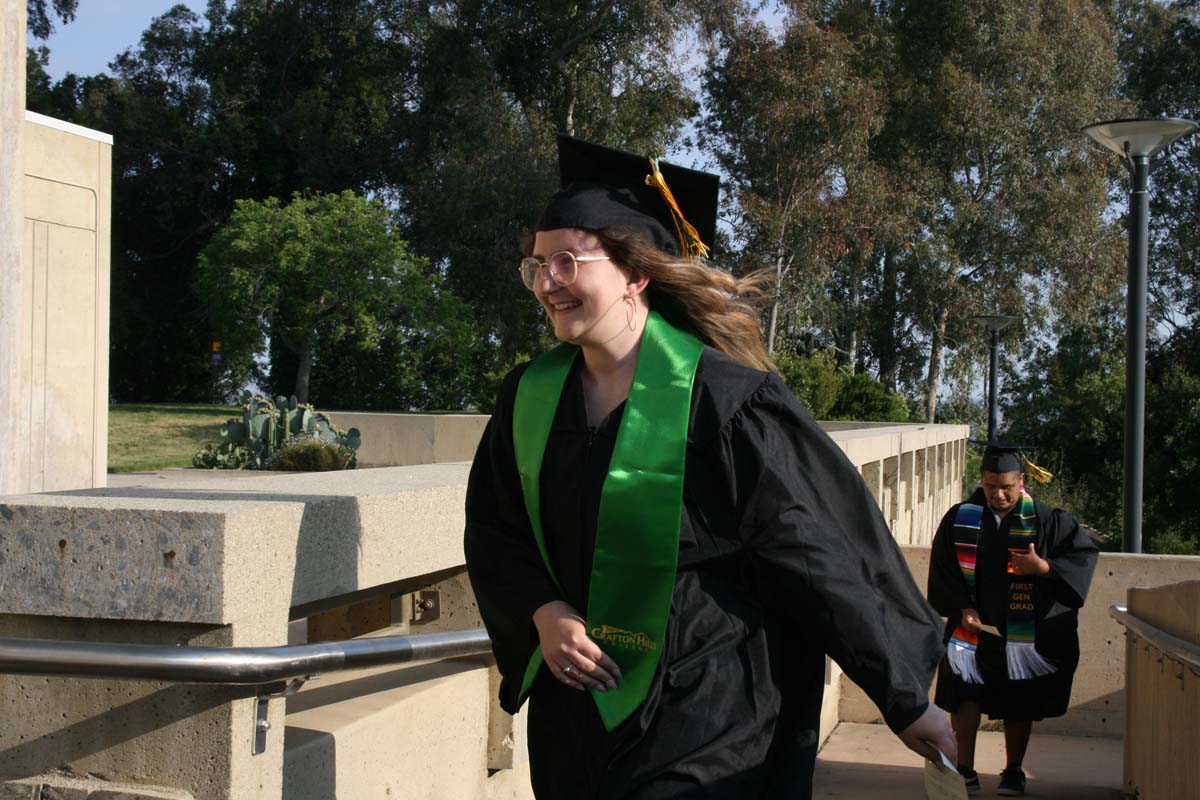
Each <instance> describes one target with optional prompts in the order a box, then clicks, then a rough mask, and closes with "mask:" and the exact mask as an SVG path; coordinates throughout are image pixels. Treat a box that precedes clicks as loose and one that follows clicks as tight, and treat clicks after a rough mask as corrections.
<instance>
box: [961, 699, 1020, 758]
mask: <svg viewBox="0 0 1200 800" xmlns="http://www.w3.org/2000/svg"><path fill="white" fill-rule="evenodd" d="M979 716H980V713H979V703H959V704H958V711H955V712H953V713H952V714H951V715H950V725H951V727H953V728H954V738H955V739H956V740H957V741H958V766H960V767H962V768H964V769H975V735H976V733H978V732H979ZM1026 739H1028V735H1027V736H1026ZM1022 752H1024V751H1022Z"/></svg>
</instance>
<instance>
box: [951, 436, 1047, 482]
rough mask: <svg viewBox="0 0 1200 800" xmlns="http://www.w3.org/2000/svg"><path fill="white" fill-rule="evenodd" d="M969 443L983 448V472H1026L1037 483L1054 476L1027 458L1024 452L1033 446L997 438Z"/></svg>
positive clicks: (1027, 451)
mask: <svg viewBox="0 0 1200 800" xmlns="http://www.w3.org/2000/svg"><path fill="white" fill-rule="evenodd" d="M971 444H973V445H975V446H976V447H982V448H984V450H983V464H982V466H981V467H980V469H981V471H983V472H996V473H1002V472H1028V473H1029V477H1031V478H1033V479H1034V480H1036V481H1038V482H1039V483H1049V482H1050V479H1051V478H1053V477H1054V475H1052V474H1051V473H1050V472H1048V471H1047V470H1045V469H1043V468H1042V467H1039V466H1038V465H1037V464H1034V463H1033V462H1032V461H1030V460H1029V457H1028V456H1027V455H1026V454H1027V453H1031V452H1033V451H1034V449H1035V448H1032V447H1028V446H1026V445H1023V444H1014V443H1012V442H1003V441H999V440H995V441H988V442H979V441H975V440H974V439H972V440H971Z"/></svg>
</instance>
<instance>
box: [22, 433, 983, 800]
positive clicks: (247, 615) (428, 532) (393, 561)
mask: <svg viewBox="0 0 1200 800" xmlns="http://www.w3.org/2000/svg"><path fill="white" fill-rule="evenodd" d="M335 419H336V420H337V421H338V424H339V425H346V424H356V425H357V424H358V423H357V422H353V423H348V421H347V418H346V416H345V415H341V416H338V417H335ZM473 420H474V421H473V422H472V423H471V424H474V425H475V427H474V429H473V430H474V431H475V432H474V433H472V432H469V431H467V432H464V431H457V432H455V431H450V433H452V434H453V435H456V436H459V438H460V439H461V440H462V441H463V442H464V444H462V445H461V446H462V447H466V448H469V450H471V451H473V450H474V442H473V441H469V440H470V439H471V437H472V436H474V437H475V438H476V439H477V438H478V431H479V430H481V427H480V426H479V425H478V418H473ZM437 423H438V424H436V425H435V426H434V430H435V431H436V430H438V426H439V425H440V426H442V429H443V430H445V426H453V424H454V423H453V422H452V421H451V418H448V417H442V418H439V419H438V420H437ZM833 437H834V439H835V440H836V441H838V443H839V444H840V445H841V446H842V448H843V449H844V450H845V451H846V452H847V454H848V455H849V456H850V458H851V460H852V461H853V462H854V463H855V464H856V465H858V466H859V468H860V470H862V472H863V474H864V476H866V478H867V481H868V483H869V484H870V485H871V487H872V491H873V492H874V493H875V496H876V497H877V498H879V499H880V502H881V504H882V505H883V507H884V510H885V515H886V516H887V517H888V519H889V520H890V521H891V522H892V524H893V526H894V527H895V528H896V529H897V531H898V532H899V531H903V534H902V540H904V541H909V540H911V541H923V540H927V539H928V535H929V531H928V530H925V528H926V526H927V523H928V520H932V519H934V518H935V517H936V516H937V515H938V514H939V507H940V506H941V505H942V504H943V503H945V504H948V503H950V502H953V500H954V499H957V497H958V496H960V495H961V472H962V463H963V455H964V452H965V451H964V446H963V445H964V440H965V438H966V429H965V428H963V427H957V426H883V427H875V428H874V429H872V430H870V431H868V432H866V433H865V434H864V433H861V432H858V431H853V430H839V431H834V432H833ZM435 449H436V448H435ZM467 473H468V465H467V464H465V463H456V464H436V465H425V466H409V467H391V468H381V469H370V470H359V471H354V472H345V473H321V474H299V475H290V474H276V475H255V474H253V473H249V474H247V473H240V474H235V473H220V472H202V471H194V470H169V471H166V472H163V473H156V474H147V475H137V476H112V480H111V484H110V486H109V488H107V489H94V490H80V491H72V492H60V493H53V494H37V495H21V496H8V497H4V498H0V557H2V558H0V587H3V590H2V591H0V638H21V639H43V640H45V639H61V640H73V641H90V642H117V643H134V644H151V645H173V646H196V647H271V646H276V645H282V644H285V643H287V642H289V640H290V641H292V642H301V641H305V640H308V641H311V642H317V641H327V640H332V639H344V638H349V637H353V636H358V635H372V633H371V632H372V631H375V632H379V629H384V631H383V632H392V633H406V632H412V633H433V632H438V631H444V630H460V629H466V628H472V627H479V626H480V621H479V616H478V612H477V610H476V608H475V605H474V599H473V595H472V593H471V591H470V587H469V585H468V583H467V581H466V576H465V574H464V572H463V567H462V544H461V543H462V530H463V522H464V520H463V511H462V508H463V499H464V492H465V487H466V479H467ZM435 602H436V603H437V605H436V606H435V607H433V608H430V607H429V605H430V604H431V603H435ZM301 620H306V621H305V622H302V621H301ZM397 623H399V624H397ZM389 626H390V627H389ZM496 683H497V676H496V673H495V671H494V669H493V668H491V666H490V658H488V657H467V658H462V659H454V660H450V661H441V662H435V663H425V664H421V665H418V666H412V667H406V668H395V667H376V668H372V669H368V670H362V671H357V672H349V673H343V674H341V675H337V676H329V677H325V678H322V679H320V680H318V681H314V682H310V683H308V684H306V685H305V686H304V688H303V689H302V690H301V691H300V692H299V693H297V694H295V695H294V696H291V697H289V698H287V700H286V703H282V702H277V703H271V704H270V707H269V709H268V711H267V713H266V716H265V719H264V720H260V719H259V717H258V711H259V709H260V705H259V703H258V702H257V699H256V694H255V691H254V690H253V689H252V688H251V689H246V688H239V687H224V686H196V685H178V684H169V683H145V682H133V681H123V680H114V679H107V678H96V679H93V680H78V679H73V678H55V677H48V678H47V677H36V678H30V677H23V676H19V675H0V708H4V709H5V713H6V722H5V724H3V725H0V781H9V782H18V783H19V784H20V785H36V784H39V783H41V784H45V785H50V786H56V787H66V788H72V789H74V790H77V791H78V792H82V794H78V795H77V796H81V797H82V796H86V794H87V792H88V791H99V790H102V789H107V790H113V789H115V788H119V789H121V790H123V791H125V792H126V793H127V794H131V795H133V796H142V797H147V798H149V797H174V798H188V797H190V798H196V799H200V798H203V799H204V800H208V798H238V800H241V799H242V798H250V797H253V798H264V799H266V800H269V799H270V798H287V800H309V799H310V798H311V799H312V800H317V798H330V797H384V796H387V795H388V793H389V792H390V793H391V796H394V797H414V798H420V797H432V796H441V797H455V798H489V797H505V798H523V797H528V796H529V785H528V772H527V769H528V765H527V761H526V757H525V747H524V733H523V731H524V723H523V718H521V717H520V716H519V717H518V718H516V719H513V718H511V717H508V716H507V715H506V714H504V713H503V712H502V711H500V710H499V709H498V708H497V706H496V704H495V702H494V701H493V699H492V698H494V697H495V695H496V688H497V686H496ZM831 685H832V686H833V688H836V684H835V683H833V684H831ZM285 705H286V715H285V711H284V706H285ZM830 707H831V708H832V709H833V710H834V715H835V721H836V709H837V703H836V698H834V702H833V703H832V704H831V706H830ZM447 709H453V712H452V713H448V712H447ZM263 721H265V722H266V723H267V727H266V730H267V735H266V737H265V741H264V742H263V748H262V752H261V753H259V754H255V750H256V746H255V736H256V735H257V734H258V732H259V731H261V730H262V729H263V726H262V725H261V724H260V723H261V722H263ZM430 764H437V765H438V767H437V769H435V770H431V769H430V768H429V765H430ZM94 775H103V776H105V780H104V781H98V780H96V779H93V778H88V777H87V776H94ZM81 776H82V777H81ZM0 788H3V785H2V784H0ZM31 791H32V789H31Z"/></svg>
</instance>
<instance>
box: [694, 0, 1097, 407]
mask: <svg viewBox="0 0 1200 800" xmlns="http://www.w3.org/2000/svg"><path fill="white" fill-rule="evenodd" d="M789 5H790V8H791V13H790V14H789V15H788V16H787V18H786V19H785V22H784V28H783V30H782V32H781V33H780V34H778V35H774V34H772V33H771V32H769V31H766V30H765V29H762V28H761V27H760V28H755V27H753V26H747V27H746V28H744V29H739V30H737V31H736V32H735V34H734V35H732V36H730V37H729V38H728V40H727V41H726V42H725V45H726V46H725V48H724V49H723V50H721V51H720V52H719V53H718V54H717V55H716V56H715V57H714V59H713V61H712V62H711V66H710V68H709V70H708V72H707V73H706V75H707V80H706V85H705V86H706V92H707V99H708V101H709V107H710V109H711V111H710V115H709V117H708V118H707V120H706V132H707V134H708V136H709V137H710V139H709V141H710V142H711V144H712V146H713V147H714V149H715V151H716V152H717V155H718V159H719V160H720V161H721V163H722V165H723V166H725V167H726V169H727V170H729V172H730V173H731V175H732V176H733V178H734V181H735V186H736V187H737V190H738V198H739V201H740V205H741V207H742V209H743V212H744V214H745V217H744V224H745V230H744V231H742V232H741V235H742V237H743V238H744V239H745V240H746V241H747V242H748V243H749V247H748V250H750V251H752V252H755V253H757V254H758V259H759V261H760V265H762V266H770V267H773V268H774V269H775V271H776V274H777V275H779V276H780V278H781V286H780V287H779V292H780V296H781V297H788V296H789V295H790V297H792V298H795V300H794V303H795V307H796V309H797V315H796V316H797V319H796V323H797V324H796V326H795V327H793V328H791V329H790V330H786V331H785V332H786V333H787V334H789V335H791V336H793V337H814V336H815V337H816V338H817V339H818V340H819V341H820V342H821V343H822V344H835V345H836V346H837V347H838V349H839V352H840V354H841V356H842V358H843V361H844V363H847V364H848V365H849V366H850V367H851V369H858V368H859V366H860V364H861V365H862V366H866V365H867V364H868V362H870V361H873V362H874V365H875V366H876V368H877V370H878V374H879V375H880V376H881V377H882V378H883V379H884V382H885V384H886V385H893V384H895V383H896V382H897V381H898V380H899V381H900V382H902V383H904V384H905V385H906V386H908V387H911V388H914V389H919V391H920V393H921V394H923V395H924V397H925V413H926V418H928V419H930V420H933V419H934V418H935V412H936V407H937V398H938V394H939V390H940V385H941V383H942V371H943V362H944V360H945V354H946V351H947V350H948V349H949V348H952V347H953V346H955V345H956V344H957V343H958V342H959V341H962V340H964V339H967V338H970V337H971V336H974V335H976V334H975V333H974V330H973V329H972V328H971V327H970V326H969V323H968V321H967V319H968V317H969V316H970V315H971V314H972V313H977V312H978V311H980V310H986V311H995V310H996V309H998V308H999V309H1002V310H1005V311H1009V312H1012V313H1020V314H1021V315H1022V316H1023V317H1024V318H1026V319H1027V320H1028V322H1029V324H1030V326H1031V328H1034V329H1036V328H1037V327H1038V326H1040V325H1041V324H1042V323H1043V321H1044V320H1045V317H1046V312H1047V309H1048V307H1049V306H1050V304H1058V305H1060V306H1062V307H1063V308H1064V310H1065V311H1066V312H1067V313H1071V312H1073V311H1074V310H1076V309H1080V308H1083V307H1085V306H1086V303H1081V302H1079V301H1080V299H1082V298H1086V297H1094V296H1097V295H1103V294H1104V293H1105V292H1108V291H1111V290H1112V288H1113V287H1114V286H1115V285H1116V283H1117V281H1118V279H1119V276H1120V274H1121V270H1120V265H1121V246H1120V236H1119V233H1118V232H1117V231H1116V230H1115V229H1114V227H1113V226H1112V225H1111V224H1108V223H1106V221H1105V218H1104V212H1105V208H1106V204H1107V194H1106V186H1107V184H1106V177H1107V173H1106V170H1107V169H1109V168H1110V167H1111V165H1110V164H1108V162H1107V161H1105V160H1104V159H1103V158H1101V157H1099V156H1097V155H1095V154H1093V153H1091V152H1090V151H1089V150H1088V149H1087V147H1086V145H1085V142H1084V140H1083V137H1081V136H1080V134H1079V127H1080V122H1081V120H1088V119H1093V118H1097V117H1098V116H1102V115H1103V114H1104V113H1108V112H1110V111H1112V110H1113V109H1114V108H1116V107H1118V106H1117V104H1116V102H1115V91H1116V86H1117V61H1116V36H1115V34H1114V30H1113V28H1112V26H1111V24H1110V21H1109V20H1108V18H1106V17H1105V16H1104V14H1103V13H1102V12H1101V9H1100V8H1099V7H1097V6H1095V5H1094V4H1092V3H1090V2H1087V1H1086V0H1045V2H1038V3H1033V2H1026V3H995V2H991V1H990V0H954V1H953V2H950V0H944V1H943V0H935V1H933V2H921V3H869V2H863V1H862V0H841V1H837V0H835V1H833V2H797V3H791V4H789ZM785 241H786V242H787V246H785V245H784V244H783V243H784V242H785ZM759 242H762V243H766V244H765V245H762V244H758V243H759ZM781 253H782V254H783V260H782V261H780V260H779V254H781ZM789 259H790V260H789ZM1033 287H1036V288H1033ZM1068 297H1070V298H1072V303H1071V304H1069V305H1068V304H1067V303H1065V302H1064V301H1065V300H1066V299H1067V298H1068ZM864 345H865V347H864ZM918 355H919V356H920V358H921V361H923V364H922V363H921V361H917V360H916V357H917V356H918Z"/></svg>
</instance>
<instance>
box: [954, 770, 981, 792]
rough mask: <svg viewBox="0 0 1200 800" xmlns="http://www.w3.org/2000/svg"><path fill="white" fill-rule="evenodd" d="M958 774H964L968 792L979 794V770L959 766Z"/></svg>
mask: <svg viewBox="0 0 1200 800" xmlns="http://www.w3.org/2000/svg"><path fill="white" fill-rule="evenodd" d="M958 774H959V775H962V776H963V782H964V783H966V784H967V794H979V773H978V772H976V771H975V770H973V769H967V768H966V767H959V768H958Z"/></svg>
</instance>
